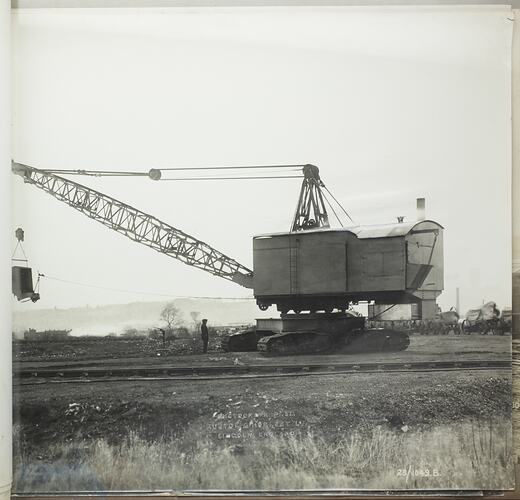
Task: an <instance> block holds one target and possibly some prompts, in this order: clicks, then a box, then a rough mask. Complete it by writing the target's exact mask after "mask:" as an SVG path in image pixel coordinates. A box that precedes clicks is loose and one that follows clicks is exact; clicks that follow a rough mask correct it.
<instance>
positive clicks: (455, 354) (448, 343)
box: [13, 335, 511, 370]
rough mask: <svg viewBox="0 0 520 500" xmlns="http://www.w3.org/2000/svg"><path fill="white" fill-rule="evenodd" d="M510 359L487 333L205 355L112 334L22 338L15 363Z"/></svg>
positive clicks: (190, 342)
mask: <svg viewBox="0 0 520 500" xmlns="http://www.w3.org/2000/svg"><path fill="white" fill-rule="evenodd" d="M463 359H464V360H497V359H505V360H508V359H511V337H510V336H496V337H495V336H487V335H464V336H458V335H442V336H431V335H428V336H423V335H413V336H411V338H410V346H409V347H408V349H407V350H406V351H402V352H397V353H369V354H342V353H333V354H323V355H301V356H277V357H266V356H264V355H262V354H260V353H258V352H242V353H238V352H237V353H227V352H222V350H221V349H220V345H219V339H218V338H217V337H213V338H211V339H210V344H209V352H208V353H207V354H202V341H201V340H200V339H198V338H195V339H178V340H175V341H171V342H168V343H167V345H166V348H163V345H162V342H159V341H157V340H153V339H121V338H113V337H91V338H88V337H80V338H74V337H72V338H70V339H69V340H66V341H49V342H43V341H18V342H14V343H13V360H14V362H13V365H14V369H15V370H16V369H17V368H18V367H23V368H28V367H42V366H48V367H51V366H54V367H56V366H64V365H69V364H70V363H71V362H74V365H75V366H93V365H101V364H103V365H118V364H125V365H126V364H129V363H131V364H132V366H142V365H150V364H153V365H163V364H164V365H177V366H200V365H204V366H211V365H222V364H224V365H229V364H233V363H235V364H236V363H241V364H244V365H248V364H256V365H258V364H261V365H265V364H269V365H274V364H280V363H282V364H291V363H306V362H312V363H322V362H323V363H336V362H338V363H339V362H345V363H349V362H363V361H366V362H412V361H424V360H431V361H441V360H442V361H460V360H463Z"/></svg>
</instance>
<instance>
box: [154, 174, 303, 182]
mask: <svg viewBox="0 0 520 500" xmlns="http://www.w3.org/2000/svg"><path fill="white" fill-rule="evenodd" d="M301 178H303V175H262V176H237V177H175V178H172V179H160V180H161V181H220V180H230V179H244V180H248V179H301Z"/></svg>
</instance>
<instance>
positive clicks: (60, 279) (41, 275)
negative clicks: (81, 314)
mask: <svg viewBox="0 0 520 500" xmlns="http://www.w3.org/2000/svg"><path fill="white" fill-rule="evenodd" d="M40 278H46V279H48V280H53V281H59V282H61V283H67V284H70V285H76V286H83V287H87V288H96V289H99V290H107V291H111V292H122V293H132V294H136V295H154V296H158V297H170V298H174V299H213V300H220V299H222V300H254V297H209V296H194V295H170V294H166V293H155V292H142V291H137V290H124V289H122V288H111V287H106V286H100V285H91V284H88V283H81V282H78V281H72V280H66V279H62V278H56V277H54V276H48V275H47V274H41V273H38V279H40Z"/></svg>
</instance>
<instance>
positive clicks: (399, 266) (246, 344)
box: [12, 162, 444, 354]
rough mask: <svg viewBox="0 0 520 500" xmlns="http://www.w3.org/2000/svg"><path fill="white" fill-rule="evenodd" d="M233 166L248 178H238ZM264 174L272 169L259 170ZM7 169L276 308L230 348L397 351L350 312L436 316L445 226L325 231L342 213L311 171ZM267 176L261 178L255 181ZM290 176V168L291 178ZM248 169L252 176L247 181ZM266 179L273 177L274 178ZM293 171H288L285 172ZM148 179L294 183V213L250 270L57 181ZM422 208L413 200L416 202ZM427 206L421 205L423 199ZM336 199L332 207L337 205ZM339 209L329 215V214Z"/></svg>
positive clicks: (395, 338) (394, 340) (259, 247)
mask: <svg viewBox="0 0 520 500" xmlns="http://www.w3.org/2000/svg"><path fill="white" fill-rule="evenodd" d="M208 169H212V170H215V169H217V170H219V172H218V173H219V174H222V173H224V174H226V172H229V171H230V169H231V170H232V171H233V172H234V173H233V174H229V175H232V176H231V177H222V175H220V176H217V177H215V176H210V177H201V176H200V175H199V176H198V177H181V178H179V177H177V178H174V179H164V174H165V172H166V171H167V170H175V171H177V172H176V174H178V173H179V171H184V172H183V173H185V171H188V170H189V171H190V174H189V175H192V172H191V171H193V170H201V171H202V170H208ZM237 169H253V170H241V171H240V172H241V174H243V173H244V172H245V173H246V174H247V175H245V176H244V175H241V176H239V177H234V176H233V175H236V172H237ZM261 169H270V170H261ZM12 171H13V173H15V174H17V175H19V176H21V177H22V178H23V180H24V182H25V183H27V184H32V185H34V186H36V187H38V188H40V189H42V190H43V191H46V192H47V193H49V194H50V195H51V196H53V197H55V198H57V199H58V200H60V201H62V202H64V203H66V204H67V205H69V206H71V207H72V208H75V209H76V210H78V211H80V212H82V213H83V214H85V215H86V216H87V217H90V218H91V219H94V220H97V221H98V222H101V223H102V224H104V225H105V226H107V227H109V228H110V229H112V230H114V231H117V232H118V233H121V234H123V235H125V236H126V237H128V238H130V239H131V240H133V241H136V242H138V243H141V244H143V245H146V246H149V247H151V248H153V249H154V250H157V251H158V252H160V253H163V254H165V255H168V256H170V257H173V258H175V259H178V260H181V261H182V262H184V263H185V264H188V265H190V266H193V267H196V268H199V269H203V270H204V271H207V272H209V273H211V274H213V275H215V276H219V277H221V278H224V279H226V280H229V281H233V282H235V283H237V284H239V285H241V286H243V287H245V288H249V289H252V290H253V293H254V297H255V299H256V302H257V304H258V306H259V308H260V309H261V310H266V309H267V308H268V307H269V306H272V305H275V306H276V307H277V309H278V311H279V312H280V317H278V318H273V319H258V320H257V326H256V328H255V329H251V330H247V331H242V332H239V333H237V334H235V335H231V336H229V337H228V338H227V339H226V341H225V342H224V348H225V349H226V350H229V351H241V350H255V349H258V350H259V351H262V352H264V353H267V354H298V353H314V352H327V351H331V350H333V349H341V351H342V352H368V351H399V350H404V349H406V348H407V347H408V345H409V338H408V335H407V334H406V333H404V332H398V331H393V330H386V329H373V330H367V329H365V328H364V323H365V319H364V318H363V317H362V316H360V315H358V314H357V313H354V312H352V311H351V309H350V306H351V305H352V304H357V303H359V302H362V301H367V302H373V303H376V304H389V307H391V306H392V304H412V303H416V304H418V306H419V307H418V310H419V315H420V318H422V319H430V318H433V317H435V313H436V309H437V308H436V298H437V296H438V295H439V294H440V293H441V292H442V289H443V286H444V285H443V274H444V273H443V241H442V236H443V234H442V233H443V227H442V226H441V225H440V224H438V223H437V222H434V221H432V220H426V219H425V218H424V214H423V213H421V215H420V216H419V218H418V220H416V221H413V222H403V220H402V218H399V222H398V223H394V224H384V225H372V226H359V225H354V224H353V225H352V226H350V227H341V228H339V229H335V228H331V226H330V223H329V214H328V212H327V209H326V205H328V206H329V208H330V209H331V211H332V213H333V214H334V215H335V216H336V218H337V219H338V221H339V222H340V223H341V219H340V217H339V216H338V215H337V212H336V210H337V211H338V212H339V210H340V209H341V210H342V211H343V212H344V214H345V215H347V216H348V217H349V218H350V216H349V215H348V213H347V212H346V211H345V210H344V209H343V207H341V205H340V204H339V202H338V201H337V200H336V198H334V196H333V195H332V193H331V192H330V191H329V189H328V188H327V187H326V186H325V184H324V183H323V181H322V179H321V177H320V174H319V170H318V167H316V166H315V165H310V164H307V165H282V166H280V165H268V166H248V167H199V168H197V169H193V168H175V169H151V170H150V171H149V172H120V171H95V170H92V171H90V170H49V169H38V168H35V167H32V166H28V165H24V164H21V163H16V162H13V164H12ZM258 172H262V173H265V172H268V175H258ZM294 172H297V174H296V175H295V174H294ZM251 173H253V174H252V176H251ZM271 174H272V175H271ZM289 174H290V175H289ZM64 175H66V176H72V175H81V176H97V177H102V176H132V175H134V176H135V175H138V176H146V177H148V178H150V179H152V180H154V181H160V180H217V179H231V178H232V179H237V178H238V179H242V178H244V179H257V178H287V177H301V178H302V185H301V188H300V194H299V198H298V203H297V207H296V212H295V215H294V218H293V221H292V224H291V227H290V230H289V231H288V232H284V233H273V234H264V235H258V236H255V237H254V238H253V268H254V270H251V269H249V268H247V267H246V266H244V265H242V264H240V263H239V262H237V261H236V260H234V259H232V258H231V257H229V256H227V255H225V254H224V253H222V252H219V251H218V250H216V249H214V248H213V247H211V246H210V245H208V244H207V243H205V242H203V241H200V240H198V239H196V238H194V237H192V236H190V235H189V234H187V233H185V232H183V231H181V230H180V229H177V228H175V227H173V226H171V225H169V224H166V223H165V222H163V221H161V220H159V219H157V218H156V217H154V216H152V215H149V214H146V213H144V212H141V211H140V210H138V209H136V208H134V207H132V206H130V205H128V204H126V203H123V202H121V201H119V200H116V199H115V198H112V197H110V196H107V195H106V194H103V193H101V192H99V191H96V190H94V189H91V188H89V187H87V186H84V185H82V184H79V183H77V182H74V181H72V180H70V179H69V178H66V177H63V176H64ZM418 202H419V200H418ZM422 202H424V200H422ZM334 203H335V204H334ZM334 206H336V210H335V209H334Z"/></svg>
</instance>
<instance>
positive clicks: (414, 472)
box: [397, 465, 441, 478]
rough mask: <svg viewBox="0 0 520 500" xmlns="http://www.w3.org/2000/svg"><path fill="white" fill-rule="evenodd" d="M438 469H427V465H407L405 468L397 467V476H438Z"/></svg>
mask: <svg viewBox="0 0 520 500" xmlns="http://www.w3.org/2000/svg"><path fill="white" fill-rule="evenodd" d="M440 475H441V473H440V472H439V469H429V468H428V467H424V468H423V467H418V468H416V467H412V466H411V465H409V466H408V467H407V468H405V469H397V477H406V478H409V477H439V476H440Z"/></svg>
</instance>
